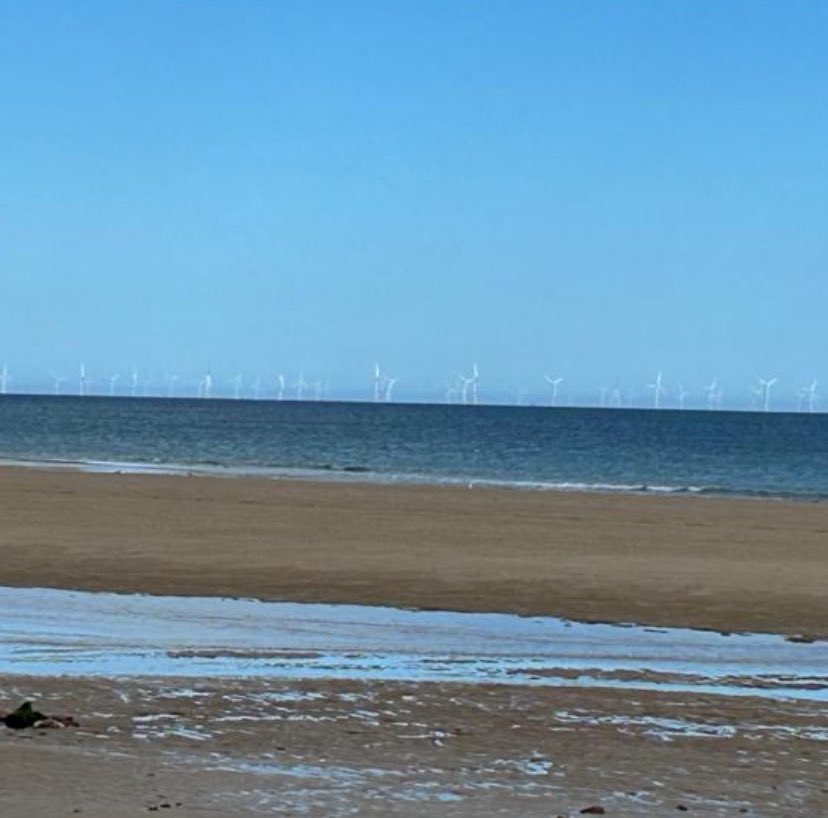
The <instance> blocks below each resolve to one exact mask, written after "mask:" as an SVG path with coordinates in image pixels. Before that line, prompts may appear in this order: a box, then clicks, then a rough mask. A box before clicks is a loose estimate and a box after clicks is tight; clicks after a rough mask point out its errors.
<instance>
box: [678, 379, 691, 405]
mask: <svg viewBox="0 0 828 818" xmlns="http://www.w3.org/2000/svg"><path fill="white" fill-rule="evenodd" d="M677 392H678V402H679V406H678V408H679V409H684V399H685V398H686V397H687V395H688V394H689V393H688V392H687V391H686V390H685V388H684V387H683V386H682V385H681V384H678V386H677Z"/></svg>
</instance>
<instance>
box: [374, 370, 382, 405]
mask: <svg viewBox="0 0 828 818" xmlns="http://www.w3.org/2000/svg"><path fill="white" fill-rule="evenodd" d="M382 380H383V378H382V370H381V369H380V365H379V363H376V362H375V363H374V403H379V402H380V396H381V393H382Z"/></svg>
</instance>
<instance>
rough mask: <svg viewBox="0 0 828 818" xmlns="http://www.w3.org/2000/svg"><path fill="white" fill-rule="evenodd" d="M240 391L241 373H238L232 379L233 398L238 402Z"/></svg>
mask: <svg viewBox="0 0 828 818" xmlns="http://www.w3.org/2000/svg"><path fill="white" fill-rule="evenodd" d="M241 390H242V373H241V372H239V373H238V375H236V377H235V378H233V397H234V398H235V399H236V400H238V399H239V398H240V397H241Z"/></svg>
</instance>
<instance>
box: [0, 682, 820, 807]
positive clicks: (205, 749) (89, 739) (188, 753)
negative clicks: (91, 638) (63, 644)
mask: <svg viewBox="0 0 828 818" xmlns="http://www.w3.org/2000/svg"><path fill="white" fill-rule="evenodd" d="M21 697H35V698H36V700H37V701H38V702H39V703H41V704H42V709H44V710H47V711H52V712H56V713H61V712H67V711H68V712H71V713H74V714H75V715H76V716H77V718H78V719H79V721H80V725H81V726H80V728H78V729H72V728H68V729H65V730H50V731H45V730H43V731H26V732H24V731H12V730H6V729H4V728H1V727H0V811H1V812H2V815H3V816H4V818H24V816H25V817H26V818H28V816H43V818H46V816H49V818H51V817H52V816H60V815H72V814H82V815H85V816H101V818H104V816H105V817H106V818H122V816H124V817H125V816H137V815H146V814H148V813H149V812H156V811H159V812H162V814H164V813H167V814H169V815H177V816H191V818H196V817H198V818H201V816H205V817H206V816H215V815H222V816H239V817H240V818H241V817H242V816H255V815H264V814H268V815H274V814H278V815H306V816H319V818H322V816H325V818H329V817H330V818H334V817H335V816H340V815H353V814H357V815H394V816H411V817H412V818H413V816H423V815H431V814H439V815H441V816H447V818H451V817H452V816H457V818H460V817H461V816H462V818H467V817H468V818H471V817H472V816H475V817H476V816H482V815H485V816H490V815H491V816H496V815H504V816H507V815H508V816H521V818H549V816H576V815H578V814H579V811H580V810H581V809H583V808H584V807H587V806H590V805H597V806H602V807H603V808H604V809H605V810H606V813H605V814H606V815H608V816H627V817H628V818H633V817H634V816H648V817H650V818H652V816H656V818H658V817H659V816H672V815H678V814H682V813H684V812H686V813H687V814H688V815H691V816H692V815H704V816H740V815H749V816H774V818H794V816H796V817H797V818H801V816H803V815H824V814H825V812H826V810H828V785H826V783H825V782H826V780H828V752H826V747H828V715H826V713H825V709H824V706H823V705H820V704H816V703H808V702H789V703H782V704H780V703H779V702H771V701H768V700H762V699H752V698H723V697H716V696H704V695H687V694H682V695H676V694H670V693H647V692H644V691H638V692H635V693H633V694H631V693H630V692H629V691H624V692H621V691H608V690H603V691H595V690H578V689H564V690H537V689H530V688H512V687H506V686H487V685H472V686H469V685H459V684H453V685H441V684H428V685H415V684H407V683H377V682H374V683H360V682H345V681H340V682H334V681H327V682H325V681H314V682H294V683H290V684H288V683H282V684H280V683H278V682H275V683H274V682H273V681H271V680H268V681H264V682H261V681H260V682H256V681H235V682H234V681H232V680H224V681H203V682H198V681H196V682H193V680H181V681H178V682H177V681H175V680H165V681H159V680H155V681H150V680H144V681H133V682H129V681H107V680H100V681H83V680H72V681H68V680H64V679H30V678H25V677H18V678H14V677H11V678H5V679H0V706H2V705H8V704H11V703H13V702H16V701H17V700H18V699H20V698H21ZM23 787H25V790H23V791H21V789H22V788H23ZM165 804H166V805H168V806H166V807H165V806H164V805H165ZM681 808H684V809H681Z"/></svg>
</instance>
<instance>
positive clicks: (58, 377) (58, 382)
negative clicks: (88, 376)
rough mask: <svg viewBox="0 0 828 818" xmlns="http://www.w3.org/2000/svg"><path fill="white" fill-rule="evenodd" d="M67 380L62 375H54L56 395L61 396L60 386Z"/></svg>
mask: <svg viewBox="0 0 828 818" xmlns="http://www.w3.org/2000/svg"><path fill="white" fill-rule="evenodd" d="M65 380H66V378H64V377H63V376H62V375H52V381H53V383H54V393H55V394H56V395H59V394H60V385H61V384H62V383H63V382H64V381H65Z"/></svg>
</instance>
